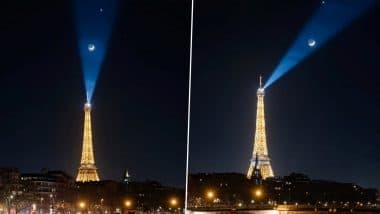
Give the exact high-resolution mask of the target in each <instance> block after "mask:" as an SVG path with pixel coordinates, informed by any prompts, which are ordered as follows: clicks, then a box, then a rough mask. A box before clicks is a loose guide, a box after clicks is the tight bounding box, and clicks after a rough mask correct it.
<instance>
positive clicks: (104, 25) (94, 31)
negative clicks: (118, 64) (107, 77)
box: [73, 0, 117, 103]
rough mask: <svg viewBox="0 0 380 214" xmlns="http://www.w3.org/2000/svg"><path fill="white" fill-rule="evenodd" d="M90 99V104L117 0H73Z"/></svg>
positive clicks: (83, 68)
mask: <svg viewBox="0 0 380 214" xmlns="http://www.w3.org/2000/svg"><path fill="white" fill-rule="evenodd" d="M73 3H74V11H75V22H76V23H75V24H76V31H77V36H78V46H79V52H80V57H81V66H82V71H83V79H84V85H85V89H86V98H87V102H89V103H90V101H91V99H92V96H93V94H94V90H95V86H96V82H97V80H98V76H99V73H100V70H101V66H102V63H103V61H104V57H105V53H106V50H107V44H108V39H109V37H110V34H111V31H112V23H113V20H114V16H115V12H116V4H117V0H73Z"/></svg>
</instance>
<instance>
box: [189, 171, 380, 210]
mask: <svg viewBox="0 0 380 214" xmlns="http://www.w3.org/2000/svg"><path fill="white" fill-rule="evenodd" d="M253 171H257V169H256V170H253ZM256 177H257V178H256ZM252 178H253V179H254V180H253V181H254V182H252V180H248V179H247V178H246V176H245V175H244V174H241V173H199V174H190V175H189V185H188V189H189V190H188V207H198V208H199V207H205V206H206V207H208V206H213V207H234V206H235V207H241V206H254V205H255V204H260V205H262V204H263V203H264V204H272V205H273V204H308V205H313V206H314V205H315V206H322V205H324V204H326V205H328V204H335V205H336V206H338V204H339V206H344V205H345V204H346V205H345V206H357V205H360V206H362V205H363V206H365V205H371V204H375V203H376V200H377V198H378V194H379V192H378V191H377V190H376V189H368V188H363V187H361V186H359V185H357V184H354V183H339V182H334V181H323V180H312V179H310V178H309V177H308V176H307V175H305V174H302V173H291V174H290V175H287V176H284V177H268V178H267V179H265V180H263V181H262V185H259V182H260V179H259V174H258V173H257V175H255V173H253V176H252V177H251V179H252ZM258 186H260V189H261V190H262V192H261V193H260V194H257V195H255V193H254V192H253V191H254V190H255V189H257V187H258ZM208 191H213V192H214V194H212V197H208V195H207V194H206V193H207V192H208ZM211 199H212V200H211ZM258 199H259V200H258Z"/></svg>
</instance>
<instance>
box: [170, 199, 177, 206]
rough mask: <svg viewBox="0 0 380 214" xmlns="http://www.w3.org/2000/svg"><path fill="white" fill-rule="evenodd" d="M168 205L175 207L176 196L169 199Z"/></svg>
mask: <svg viewBox="0 0 380 214" xmlns="http://www.w3.org/2000/svg"><path fill="white" fill-rule="evenodd" d="M169 203H170V206H172V207H176V206H177V205H178V199H177V198H171V199H170V200H169Z"/></svg>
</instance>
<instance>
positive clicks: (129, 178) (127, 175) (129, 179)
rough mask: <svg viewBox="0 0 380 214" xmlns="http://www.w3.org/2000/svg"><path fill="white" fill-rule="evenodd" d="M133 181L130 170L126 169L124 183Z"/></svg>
mask: <svg viewBox="0 0 380 214" xmlns="http://www.w3.org/2000/svg"><path fill="white" fill-rule="evenodd" d="M130 182H131V175H130V174H129V172H128V170H125V173H124V178H123V183H124V184H129V183H130Z"/></svg>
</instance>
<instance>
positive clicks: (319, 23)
mask: <svg viewBox="0 0 380 214" xmlns="http://www.w3.org/2000/svg"><path fill="white" fill-rule="evenodd" d="M374 2H375V0H326V1H322V2H321V4H320V6H319V8H318V9H317V11H316V12H315V14H314V15H313V16H312V17H311V19H310V20H309V22H308V23H307V24H306V25H305V26H304V28H303V30H302V31H301V33H300V34H299V36H298V37H297V39H296V40H295V41H294V43H293V44H292V46H291V47H290V48H289V50H288V52H287V53H286V54H285V56H284V57H283V58H282V59H281V61H280V63H279V64H278V65H277V67H276V68H275V69H274V71H273V73H272V75H271V76H270V77H269V79H268V80H267V81H266V83H265V85H264V88H267V87H268V86H270V85H271V84H273V83H274V82H275V81H276V80H278V79H279V78H280V77H282V76H283V75H284V74H286V73H287V72H288V71H290V70H291V69H292V68H293V67H294V66H296V65H297V64H298V63H300V62H301V61H302V60H304V59H305V58H306V57H308V56H309V55H310V54H312V53H313V52H314V51H316V50H317V49H318V48H319V47H321V46H322V45H323V44H324V43H326V42H327V41H328V40H329V39H331V38H332V37H333V36H334V35H336V34H337V33H338V32H340V31H341V30H342V29H344V28H345V27H346V26H347V25H349V24H350V23H351V22H352V21H353V20H354V19H355V18H358V17H359V16H360V15H361V14H363V13H364V12H365V11H366V10H367V9H369V7H370V6H371V5H372V4H373V3H374Z"/></svg>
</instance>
